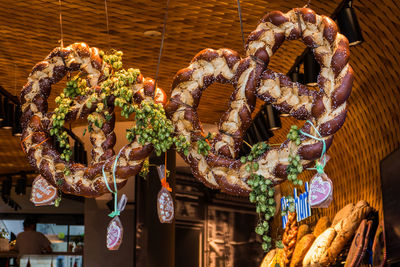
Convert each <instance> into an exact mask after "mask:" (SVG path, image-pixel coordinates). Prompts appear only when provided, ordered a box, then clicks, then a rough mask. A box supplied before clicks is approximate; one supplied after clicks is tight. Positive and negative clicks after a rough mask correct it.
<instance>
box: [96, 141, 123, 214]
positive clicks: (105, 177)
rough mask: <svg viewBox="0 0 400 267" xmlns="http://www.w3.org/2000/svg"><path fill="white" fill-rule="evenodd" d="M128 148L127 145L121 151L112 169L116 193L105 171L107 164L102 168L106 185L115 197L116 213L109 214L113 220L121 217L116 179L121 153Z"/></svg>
mask: <svg viewBox="0 0 400 267" xmlns="http://www.w3.org/2000/svg"><path fill="white" fill-rule="evenodd" d="M126 146H127V145H125V146H124V147H123V148H121V150H120V151H119V152H118V155H117V156H116V157H115V161H114V165H113V168H112V176H113V182H114V191H113V190H111V187H110V185H109V184H108V179H107V175H106V172H105V171H104V166H105V164H103V167H102V168H101V171H102V173H103V180H104V183H105V184H106V186H107V189H108V191H110V193H112V194H113V195H114V211H113V212H111V213H110V214H108V216H110V217H111V218H114V217H115V216H119V215H120V210H119V209H118V188H117V178H116V177H115V171H116V169H117V163H118V159H119V157H120V156H121V153H122V151H123V150H124V149H125V147H126Z"/></svg>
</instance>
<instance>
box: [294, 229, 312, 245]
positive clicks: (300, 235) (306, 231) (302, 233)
mask: <svg viewBox="0 0 400 267" xmlns="http://www.w3.org/2000/svg"><path fill="white" fill-rule="evenodd" d="M310 232H311V230H310V226H308V224H302V225H300V226H299V230H298V232H297V242H296V243H298V242H299V241H300V240H301V239H302V238H303V236H305V235H306V234H309V233H310Z"/></svg>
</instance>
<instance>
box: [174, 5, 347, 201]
mask: <svg viewBox="0 0 400 267" xmlns="http://www.w3.org/2000/svg"><path fill="white" fill-rule="evenodd" d="M297 14H299V15H300V16H298V15H297ZM299 38H301V40H302V41H303V43H304V44H306V45H307V46H308V47H310V48H311V49H312V51H313V53H314V56H315V58H316V60H317V61H318V63H319V64H320V65H321V72H320V73H319V77H318V87H319V90H318V91H313V90H309V89H308V88H307V87H306V86H304V85H302V84H299V83H293V82H291V81H290V79H289V78H288V77H286V76H285V75H283V74H280V73H276V72H274V71H272V70H269V69H267V68H266V66H267V65H268V63H269V59H270V57H272V56H273V54H274V53H275V52H276V51H277V50H278V48H279V47H280V46H281V45H282V43H283V42H284V41H285V40H295V39H299ZM349 54H350V52H349V43H348V40H347V39H346V37H344V36H343V35H341V34H339V33H338V29H337V26H336V24H335V23H334V21H332V20H331V19H330V18H329V17H326V16H320V15H317V14H315V12H314V11H313V10H311V9H309V8H296V9H293V10H291V11H289V12H288V13H286V14H283V13H282V12H280V11H273V12H270V13H268V14H267V15H265V16H264V17H263V19H262V20H261V22H260V24H259V25H258V26H257V28H256V30H255V31H253V32H252V33H251V34H250V35H249V37H248V39H247V44H246V57H245V58H240V56H239V55H238V53H236V52H235V51H232V50H229V49H219V50H213V49H205V50H203V51H201V52H199V53H198V54H197V55H196V56H195V57H194V58H193V60H192V62H191V64H190V65H189V66H188V67H187V68H185V69H181V70H180V71H178V73H177V74H176V75H175V77H174V81H173V84H172V88H173V89H172V95H171V99H170V101H169V103H168V104H167V107H166V110H167V113H168V115H169V117H170V118H171V120H172V121H173V124H174V126H175V131H176V132H177V134H178V135H183V136H184V137H185V138H186V140H187V141H189V142H191V148H190V151H189V153H187V155H184V154H182V157H183V158H184V160H185V161H186V162H187V163H188V164H189V165H190V166H191V168H192V171H193V174H194V176H195V177H196V178H198V179H199V180H200V181H202V182H203V183H204V184H206V185H207V186H209V187H212V188H219V189H221V190H223V191H225V192H228V193H232V194H237V195H246V194H248V193H249V192H250V191H251V188H250V187H249V186H248V185H247V183H246V181H247V179H248V178H249V173H248V172H247V171H246V170H245V164H242V163H241V162H240V161H239V160H237V159H236V158H237V155H238V152H239V149H240V146H241V144H242V141H243V134H244V133H245V132H246V130H247V128H248V127H249V125H250V124H251V114H252V112H253V111H254V107H255V102H256V98H257V97H258V98H260V99H262V100H264V101H265V102H266V103H268V104H272V105H273V106H274V107H275V108H277V109H278V110H280V111H282V112H285V113H290V114H291V116H293V117H295V118H296V119H299V120H305V119H308V120H310V121H312V122H313V124H314V125H315V127H316V129H317V130H318V132H319V133H320V135H321V137H322V138H323V139H324V140H325V142H326V145H327V148H329V146H330V145H331V143H332V139H333V134H334V133H335V132H336V131H338V130H339V129H340V128H341V126H342V125H343V123H344V120H345V117H346V110H347V108H346V100H347V98H348V97H349V95H350V92H351V87H352V82H353V71H352V69H351V67H350V66H349V64H348V60H349ZM214 82H220V83H231V84H232V85H233V87H234V89H235V90H234V92H233V94H232V96H231V100H230V104H229V108H228V110H227V111H226V112H225V113H224V114H223V116H222V117H221V119H220V122H219V125H218V129H219V130H218V132H217V133H216V134H215V137H214V138H213V139H212V141H211V144H212V149H211V150H210V152H209V153H208V154H207V155H203V154H201V153H198V142H196V141H197V140H199V139H200V138H201V134H202V127H201V124H200V121H199V118H198V115H197V111H196V109H197V107H198V105H199V101H200V97H201V94H202V91H203V90H205V89H206V88H207V87H208V86H209V85H210V84H212V83H214ZM301 130H302V131H303V132H306V133H309V134H311V135H314V136H316V132H315V130H314V129H313V128H312V127H310V125H309V124H305V125H304V126H303V128H302V129H301ZM321 153H322V142H319V141H316V140H314V139H310V138H307V137H306V136H304V135H301V144H296V142H293V141H291V140H286V141H285V142H284V143H283V144H282V145H281V146H280V147H279V148H274V149H270V150H267V151H266V152H265V153H264V154H262V155H261V156H260V157H258V158H257V159H254V162H256V163H258V166H259V168H258V170H257V172H256V174H258V175H262V176H263V177H265V178H266V179H270V180H271V181H272V183H273V184H278V183H281V182H283V181H284V180H285V179H287V175H288V174H287V166H288V158H289V156H290V155H299V156H300V163H301V164H302V165H303V166H307V165H308V164H309V163H310V162H311V161H313V160H315V159H317V158H318V157H320V155H321Z"/></svg>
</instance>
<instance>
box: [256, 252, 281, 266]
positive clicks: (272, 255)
mask: <svg viewBox="0 0 400 267" xmlns="http://www.w3.org/2000/svg"><path fill="white" fill-rule="evenodd" d="M276 251H277V250H276V249H273V250H270V252H268V254H267V255H265V257H264V259H263V261H262V263H261V265H260V267H270V266H272V262H273V260H274V258H275V254H276ZM272 267H274V266H272Z"/></svg>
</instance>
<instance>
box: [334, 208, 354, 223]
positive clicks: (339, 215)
mask: <svg viewBox="0 0 400 267" xmlns="http://www.w3.org/2000/svg"><path fill="white" fill-rule="evenodd" d="M353 209H354V204H353V203H350V204H347V205H346V206H344V208H342V209H341V210H339V211H338V212H337V213H336V215H335V218H333V221H332V226H335V225H336V224H337V223H338V222H339V221H341V220H342V219H344V218H346V217H349V216H350V214H351V212H352V211H353Z"/></svg>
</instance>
